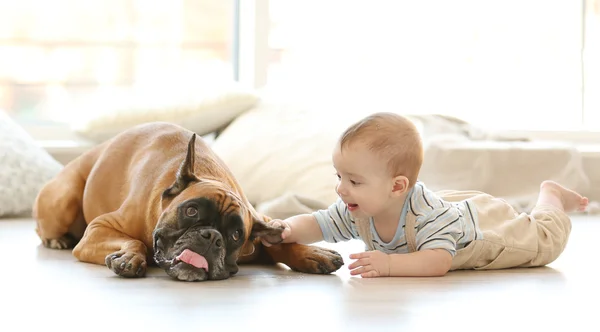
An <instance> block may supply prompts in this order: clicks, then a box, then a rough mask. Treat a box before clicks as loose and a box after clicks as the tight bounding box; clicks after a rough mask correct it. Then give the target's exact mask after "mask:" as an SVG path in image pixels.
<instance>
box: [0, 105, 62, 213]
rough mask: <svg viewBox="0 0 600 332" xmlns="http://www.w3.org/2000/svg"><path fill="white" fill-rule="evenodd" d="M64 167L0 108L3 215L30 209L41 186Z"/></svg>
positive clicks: (0, 173) (1, 202) (29, 211)
mask: <svg viewBox="0 0 600 332" xmlns="http://www.w3.org/2000/svg"><path fill="white" fill-rule="evenodd" d="M62 167H63V166H62V165H61V164H60V163H59V162H58V161H56V160H54V159H53V158H52V157H51V156H50V155H49V154H48V153H47V152H46V150H44V149H43V148H41V147H39V146H38V145H37V144H36V143H35V141H34V140H33V138H32V137H31V136H30V135H29V134H28V133H27V132H25V130H24V129H23V128H21V127H20V126H19V125H18V124H16V123H15V122H14V121H13V120H12V119H11V118H10V117H9V116H8V115H7V114H6V113H4V112H3V111H1V110H0V217H8V216H15V215H23V214H26V213H31V208H32V207H33V203H34V201H35V197H36V196H37V194H38V192H39V190H40V189H41V188H42V186H43V185H44V184H45V183H46V182H47V181H49V180H50V179H52V178H53V177H54V176H56V174H58V172H59V171H60V170H61V169H62Z"/></svg>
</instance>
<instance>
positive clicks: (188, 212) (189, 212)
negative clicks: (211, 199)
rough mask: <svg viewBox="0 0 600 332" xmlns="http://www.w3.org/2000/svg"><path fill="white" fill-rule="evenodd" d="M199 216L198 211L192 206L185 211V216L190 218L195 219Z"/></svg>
mask: <svg viewBox="0 0 600 332" xmlns="http://www.w3.org/2000/svg"><path fill="white" fill-rule="evenodd" d="M197 214H198V209H196V208H195V207H193V206H190V207H188V208H187V209H185V215H186V216H188V217H195V216H196V215H197Z"/></svg>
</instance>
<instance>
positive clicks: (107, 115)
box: [73, 82, 259, 142]
mask: <svg viewBox="0 0 600 332" xmlns="http://www.w3.org/2000/svg"><path fill="white" fill-rule="evenodd" d="M169 84H171V85H172V83H169ZM258 100H259V97H258V95H257V94H256V93H254V92H253V91H252V90H248V89H244V88H243V87H242V86H240V85H237V84H235V83H230V84H217V83H214V84H212V83H211V82H206V83H197V82H196V83H192V84H181V86H180V85H179V84H178V85H176V86H175V85H172V86H168V85H167V84H163V85H160V84H159V85H155V86H152V87H144V88H139V89H136V90H132V91H125V92H124V93H114V92H113V93H106V95H104V96H103V95H96V96H95V97H93V98H92V101H90V100H87V101H86V105H87V106H86V107H85V108H86V112H82V114H83V116H82V117H81V118H80V119H78V121H76V122H75V123H74V125H73V130H74V131H75V132H76V133H77V134H79V135H81V136H83V137H85V138H87V139H90V140H92V141H95V142H102V141H104V140H107V139H109V138H111V137H113V136H114V135H116V134H118V133H120V132H122V131H123V130H125V129H127V128H130V127H132V126H135V125H138V124H141V123H144V122H150V121H168V122H173V123H176V124H179V125H182V126H184V127H185V128H187V129H189V130H192V131H194V132H196V133H197V134H199V135H205V134H208V133H210V132H213V131H216V130H219V129H221V128H223V127H225V126H226V125H227V124H229V123H230V122H231V121H232V120H233V119H235V118H236V117H237V116H238V115H239V114H241V113H243V112H245V111H247V110H248V109H250V108H252V107H253V106H254V105H255V104H256V103H257V102H258Z"/></svg>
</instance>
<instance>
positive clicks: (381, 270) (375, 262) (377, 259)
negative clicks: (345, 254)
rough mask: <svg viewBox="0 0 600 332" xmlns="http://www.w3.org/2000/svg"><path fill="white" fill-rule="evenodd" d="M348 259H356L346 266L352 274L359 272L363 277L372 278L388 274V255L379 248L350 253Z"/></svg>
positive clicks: (387, 275)
mask: <svg viewBox="0 0 600 332" xmlns="http://www.w3.org/2000/svg"><path fill="white" fill-rule="evenodd" d="M350 259H356V261H355V262H354V263H352V264H350V266H348V268H349V269H350V270H351V271H350V274H351V275H353V276H354V275H357V274H360V276H361V277H363V278H374V277H389V275H390V256H389V255H388V254H386V253H383V252H381V251H379V250H373V251H367V252H361V253H359V254H351V255H350Z"/></svg>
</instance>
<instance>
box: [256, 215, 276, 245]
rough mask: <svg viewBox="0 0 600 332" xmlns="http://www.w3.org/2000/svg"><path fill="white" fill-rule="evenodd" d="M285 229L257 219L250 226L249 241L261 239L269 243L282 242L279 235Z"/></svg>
mask: <svg viewBox="0 0 600 332" xmlns="http://www.w3.org/2000/svg"><path fill="white" fill-rule="evenodd" d="M284 229H285V227H284V226H283V225H280V224H272V223H266V222H264V221H262V220H259V219H254V223H253V224H252V231H251V232H250V239H251V240H253V239H255V238H257V237H260V238H263V239H264V240H265V241H267V242H269V243H279V242H281V241H283V238H282V237H281V233H283V230H284Z"/></svg>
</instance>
